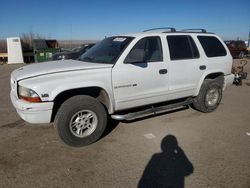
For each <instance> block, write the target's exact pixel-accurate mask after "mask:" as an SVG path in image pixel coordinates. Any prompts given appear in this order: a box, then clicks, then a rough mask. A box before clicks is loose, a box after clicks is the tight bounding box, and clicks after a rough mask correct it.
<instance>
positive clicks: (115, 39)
mask: <svg viewBox="0 0 250 188" xmlns="http://www.w3.org/2000/svg"><path fill="white" fill-rule="evenodd" d="M126 39H127V38H121V37H117V38H114V39H113V41H115V42H123V41H125V40H126Z"/></svg>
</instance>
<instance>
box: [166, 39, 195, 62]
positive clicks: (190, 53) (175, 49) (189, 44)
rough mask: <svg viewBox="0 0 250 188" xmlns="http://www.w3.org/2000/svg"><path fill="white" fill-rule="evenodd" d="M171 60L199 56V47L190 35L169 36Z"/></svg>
mask: <svg viewBox="0 0 250 188" xmlns="http://www.w3.org/2000/svg"><path fill="white" fill-rule="evenodd" d="M167 41H168V46H169V53H170V59H171V60H182V59H194V58H199V52H198V50H197V47H196V45H195V43H194V41H193V39H192V37H190V36H189V35H170V36H167Z"/></svg>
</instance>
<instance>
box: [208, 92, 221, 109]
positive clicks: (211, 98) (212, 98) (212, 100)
mask: <svg viewBox="0 0 250 188" xmlns="http://www.w3.org/2000/svg"><path fill="white" fill-rule="evenodd" d="M218 100H219V90H218V89H216V88H212V89H210V90H208V92H207V94H206V101H207V104H208V106H214V105H216V104H217V103H218Z"/></svg>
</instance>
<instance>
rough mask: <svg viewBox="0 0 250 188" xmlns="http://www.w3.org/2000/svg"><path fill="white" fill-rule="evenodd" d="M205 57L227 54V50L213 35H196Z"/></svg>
mask: <svg viewBox="0 0 250 188" xmlns="http://www.w3.org/2000/svg"><path fill="white" fill-rule="evenodd" d="M198 39H199V41H200V43H201V46H202V48H203V50H204V51H205V54H206V56H207V57H220V56H225V55H227V51H226V50H225V48H224V46H223V45H222V44H221V42H220V41H219V40H218V39H217V38H216V37H213V36H198Z"/></svg>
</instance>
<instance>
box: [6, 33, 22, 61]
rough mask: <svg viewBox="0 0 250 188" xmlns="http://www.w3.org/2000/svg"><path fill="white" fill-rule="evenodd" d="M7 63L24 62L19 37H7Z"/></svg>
mask: <svg viewBox="0 0 250 188" xmlns="http://www.w3.org/2000/svg"><path fill="white" fill-rule="evenodd" d="M7 49H8V64H14V63H24V61H23V50H22V44H21V40H20V38H19V37H11V38H7Z"/></svg>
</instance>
